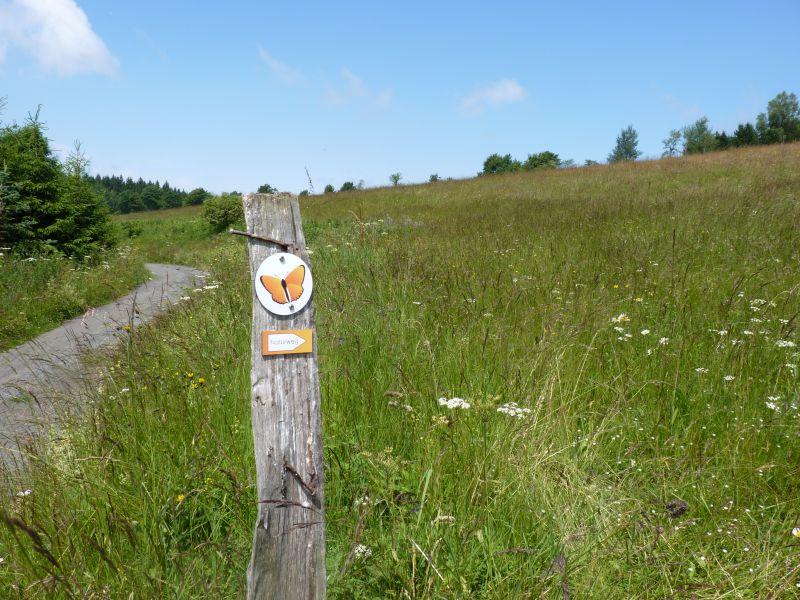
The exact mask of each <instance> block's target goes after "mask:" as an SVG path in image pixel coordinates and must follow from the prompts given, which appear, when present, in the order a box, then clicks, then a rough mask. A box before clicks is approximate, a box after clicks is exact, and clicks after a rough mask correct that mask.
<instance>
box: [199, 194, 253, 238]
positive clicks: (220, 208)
mask: <svg viewBox="0 0 800 600" xmlns="http://www.w3.org/2000/svg"><path fill="white" fill-rule="evenodd" d="M203 218H204V219H205V220H206V221H208V224H209V225H211V228H212V229H213V230H214V231H222V230H223V229H225V228H227V227H230V226H231V225H233V224H234V223H235V222H237V221H241V220H242V219H244V209H243V208H242V197H241V196H239V195H236V194H221V195H219V196H214V197H213V198H209V199H208V200H206V201H205V203H204V204H203Z"/></svg>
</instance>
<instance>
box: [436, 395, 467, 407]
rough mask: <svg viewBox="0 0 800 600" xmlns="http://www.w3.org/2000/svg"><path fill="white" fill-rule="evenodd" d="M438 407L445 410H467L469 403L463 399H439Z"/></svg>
mask: <svg viewBox="0 0 800 600" xmlns="http://www.w3.org/2000/svg"><path fill="white" fill-rule="evenodd" d="M439 406H446V407H447V408H463V409H467V408H469V407H470V406H471V405H470V403H469V402H467V401H466V400H464V399H463V398H450V399H449V400H448V399H447V398H444V397H442V398H439Z"/></svg>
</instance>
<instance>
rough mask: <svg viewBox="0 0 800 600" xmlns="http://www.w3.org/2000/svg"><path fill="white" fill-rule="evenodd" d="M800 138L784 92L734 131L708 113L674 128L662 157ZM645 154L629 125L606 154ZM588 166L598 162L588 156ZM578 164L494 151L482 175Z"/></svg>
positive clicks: (798, 109)
mask: <svg viewBox="0 0 800 600" xmlns="http://www.w3.org/2000/svg"><path fill="white" fill-rule="evenodd" d="M796 141H800V104H799V103H798V100H797V96H796V95H795V94H794V93H787V92H785V91H784V92H781V93H780V94H778V95H777V96H775V97H774V98H773V99H772V100H770V101H769V102H768V103H767V110H766V111H765V112H762V113H759V114H758V116H757V117H756V120H755V124H753V123H740V124H739V126H738V127H737V128H736V129H735V130H734V131H733V132H731V133H727V132H725V131H714V130H713V129H712V128H711V126H710V122H709V119H708V117H701V118H699V119H697V121H695V122H694V123H692V124H691V125H687V126H686V127H684V128H682V129H673V130H672V131H670V132H669V135H668V136H667V137H666V138H665V139H664V140H663V141H662V144H663V153H662V155H661V156H662V158H668V157H674V156H680V155H689V154H701V153H704V152H714V151H718V150H727V149H729V148H741V147H744V146H756V145H761V144H781V143H784V142H796ZM641 155H642V152H641V151H640V150H639V134H638V133H637V132H636V130H635V129H634V128H633V125H628V126H627V127H626V128H624V129H623V130H622V131H620V133H619V135H618V136H617V140H616V144H615V145H614V148H613V149H612V150H611V152H610V153H609V154H608V157H607V158H606V160H607V162H608V163H611V164H613V163H617V162H624V161H632V160H636V159H638V158H639V157H640V156H641ZM585 164H586V165H587V166H591V165H596V164H598V163H597V162H595V161H593V160H587V161H586V163H585ZM571 166H574V162H573V161H571V160H562V159H561V158H559V156H558V154H555V153H554V152H550V151H544V152H540V153H538V154H529V155H528V158H527V159H526V160H525V161H524V162H523V161H519V160H516V159H514V158H513V157H512V156H511V155H510V154H506V155H504V156H501V155H499V154H492V155H490V156H489V157H487V158H486V160H485V161H484V163H483V170H482V171H481V172H480V173H478V175H496V174H498V173H513V172H516V171H531V170H534V169H556V168H563V167H571Z"/></svg>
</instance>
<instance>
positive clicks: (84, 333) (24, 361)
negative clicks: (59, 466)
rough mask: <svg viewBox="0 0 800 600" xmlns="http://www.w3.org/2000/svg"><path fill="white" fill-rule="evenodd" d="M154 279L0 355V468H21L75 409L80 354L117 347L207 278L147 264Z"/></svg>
mask: <svg viewBox="0 0 800 600" xmlns="http://www.w3.org/2000/svg"><path fill="white" fill-rule="evenodd" d="M147 268H148V269H149V270H150V272H151V273H152V278H151V279H150V281H148V282H147V283H143V284H142V285H140V286H139V287H138V288H136V289H135V290H134V291H133V292H131V293H130V294H128V295H126V296H124V297H122V298H120V299H119V300H116V301H115V302H111V303H110V304H106V305H105V306H101V307H99V308H95V309H91V310H89V311H88V312H87V313H86V314H85V315H83V316H82V317H77V318H75V319H72V320H70V321H67V322H66V323H64V324H63V325H61V327H58V328H56V329H53V330H52V331H49V332H47V333H44V334H42V335H40V336H39V337H37V338H36V339H34V340H31V341H30V342H26V343H24V344H22V345H20V346H17V347H16V348H13V349H11V350H9V351H7V352H3V353H0V465H2V464H4V465H6V466H12V467H13V466H14V465H21V464H24V463H25V448H27V447H30V446H31V444H32V443H35V441H36V439H37V437H38V436H39V434H40V433H41V432H42V431H44V430H46V428H47V427H48V426H49V425H50V424H51V423H53V422H54V421H55V419H56V418H57V416H58V415H59V413H60V412H62V411H63V410H64V409H67V410H69V409H68V408H67V407H68V406H73V407H74V406H75V400H76V398H78V399H79V398H80V396H81V395H82V392H83V391H85V386H86V385H89V384H91V380H92V378H91V377H87V375H88V373H87V372H86V369H85V368H84V365H83V360H82V357H83V354H84V353H85V352H86V351H88V350H95V349H97V348H101V347H104V346H109V345H112V344H114V343H116V342H117V341H118V339H119V336H120V335H127V333H125V332H124V330H123V329H122V328H123V327H125V326H126V325H129V326H132V327H136V326H137V325H140V324H142V323H146V322H147V321H149V320H150V319H152V318H153V317H155V316H156V315H158V314H160V313H161V312H162V311H163V310H165V309H166V308H167V307H168V306H169V305H170V304H173V303H175V302H177V301H179V300H180V298H181V297H182V296H185V294H186V292H185V289H186V288H196V287H198V286H202V285H203V280H204V278H205V277H206V274H205V273H203V272H201V271H198V270H196V269H192V268H190V267H182V266H177V265H161V264H148V265H147Z"/></svg>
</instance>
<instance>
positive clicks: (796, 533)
mask: <svg viewBox="0 0 800 600" xmlns="http://www.w3.org/2000/svg"><path fill="white" fill-rule="evenodd" d="M792 535H793V536H794V537H796V538H800V527H795V528H794V529H792Z"/></svg>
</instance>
